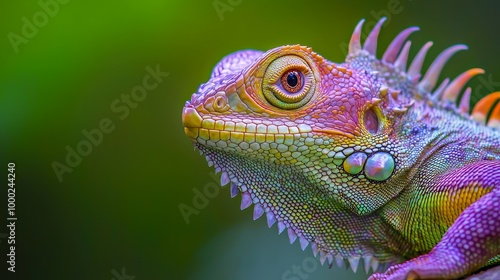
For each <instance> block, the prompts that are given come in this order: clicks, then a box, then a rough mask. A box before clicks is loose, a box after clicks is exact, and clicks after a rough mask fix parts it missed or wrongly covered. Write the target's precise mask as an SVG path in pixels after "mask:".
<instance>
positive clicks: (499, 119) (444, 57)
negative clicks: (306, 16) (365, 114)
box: [346, 18, 500, 128]
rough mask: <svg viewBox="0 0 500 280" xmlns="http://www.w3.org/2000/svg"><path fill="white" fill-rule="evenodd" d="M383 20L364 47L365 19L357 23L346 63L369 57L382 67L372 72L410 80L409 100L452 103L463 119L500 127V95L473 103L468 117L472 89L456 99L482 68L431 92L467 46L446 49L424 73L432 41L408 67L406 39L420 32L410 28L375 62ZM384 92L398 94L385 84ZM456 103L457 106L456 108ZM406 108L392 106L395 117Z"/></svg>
mask: <svg viewBox="0 0 500 280" xmlns="http://www.w3.org/2000/svg"><path fill="white" fill-rule="evenodd" d="M385 20H386V19H385V18H381V19H380V20H379V22H378V23H377V24H376V25H375V27H374V28H373V30H372V31H371V32H370V34H368V36H367V38H366V40H365V42H364V44H363V45H362V44H361V30H362V28H363V23H364V19H363V20H361V21H360V22H359V23H358V24H357V26H356V28H355V29H354V32H353V34H352V36H351V40H350V43H349V53H348V55H347V58H346V61H348V60H355V59H356V58H358V57H363V56H370V57H372V58H373V59H375V60H376V62H377V63H380V64H382V65H383V66H384V68H382V69H373V70H374V71H377V72H378V71H380V72H385V73H381V74H382V75H384V74H385V75H386V76H387V75H390V74H393V73H397V72H399V73H403V75H405V76H406V78H407V79H408V81H410V82H411V83H412V84H413V85H414V86H415V89H416V90H414V91H408V93H409V94H413V95H414V96H411V98H415V97H416V95H419V97H420V96H421V97H422V98H426V99H428V100H429V101H430V102H431V103H433V104H435V105H436V106H447V107H449V104H450V103H451V104H453V105H455V106H453V109H454V110H455V111H456V112H457V113H459V114H461V115H463V116H464V117H467V118H469V117H471V118H472V119H474V120H476V121H477V122H479V123H481V124H483V125H487V126H490V127H495V128H500V103H499V102H498V101H499V100H500V93H498V92H494V93H491V94H489V95H487V96H485V97H484V98H483V99H481V100H480V101H479V102H478V103H477V104H476V106H475V107H474V108H473V110H472V113H471V114H469V103H470V95H471V89H470V88H466V89H465V90H464V92H463V94H462V98H461V99H460V100H458V97H459V95H460V93H462V90H463V88H464V86H465V84H466V83H467V82H468V81H469V80H470V79H471V78H472V77H474V76H476V75H478V74H483V73H484V70H483V69H480V68H472V69H469V70H467V71H465V72H464V73H462V74H460V75H459V76H457V77H456V78H455V79H454V80H453V81H451V82H450V79H449V78H445V79H444V80H443V82H442V83H441V84H440V86H438V87H437V89H435V90H434V88H435V86H436V84H437V81H438V78H439V75H440V74H441V71H442V69H443V67H444V65H445V64H446V63H447V62H448V60H449V59H450V58H451V56H453V55H454V54H455V53H457V52H458V51H461V50H466V49H467V46H466V45H462V44H457V45H453V46H451V47H449V48H447V49H445V50H444V51H443V52H441V54H439V55H438V56H437V57H436V58H435V59H434V61H433V62H432V63H431V65H430V66H429V68H428V69H427V71H425V72H422V71H421V70H422V65H423V63H424V60H425V57H426V55H427V51H428V50H429V48H430V47H431V46H432V42H428V43H426V44H425V45H424V46H422V48H421V49H420V50H419V52H418V53H417V55H416V56H415V58H414V59H413V61H412V62H411V64H410V66H409V67H408V68H407V67H406V65H407V63H408V53H409V50H410V46H411V42H410V41H407V38H408V37H409V36H410V35H411V34H412V33H413V32H415V31H418V30H419V28H418V27H409V28H407V29H405V30H403V31H401V32H400V33H399V34H398V35H397V36H396V37H395V38H394V40H393V41H392V42H391V43H390V44H389V46H388V47H387V49H386V50H385V52H384V54H383V56H382V59H381V60H378V59H377V58H376V50H377V41H378V35H379V33H380V29H381V27H382V25H383V23H384V21H385ZM388 72H389V73H388ZM390 72H393V73H390ZM421 77H423V78H421ZM433 90H434V92H433ZM387 92H390V93H391V94H392V96H393V97H394V98H395V99H396V98H397V96H398V92H397V91H395V89H394V88H391V87H390V86H388V85H382V88H381V90H380V95H381V97H385V94H386V93H387ZM457 100H458V103H459V104H458V106H457V105H456V103H457ZM495 105H496V106H495ZM405 107H407V105H406V104H405V105H401V106H399V107H394V108H393V112H394V113H396V114H398V113H404V112H405V111H406V110H405ZM488 116H489V117H488Z"/></svg>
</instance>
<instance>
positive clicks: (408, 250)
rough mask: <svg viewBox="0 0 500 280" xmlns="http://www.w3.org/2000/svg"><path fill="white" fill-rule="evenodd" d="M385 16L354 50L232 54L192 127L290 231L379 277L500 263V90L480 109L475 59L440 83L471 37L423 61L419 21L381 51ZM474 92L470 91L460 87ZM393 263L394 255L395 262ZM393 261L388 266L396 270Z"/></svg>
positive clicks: (232, 177) (248, 198)
mask: <svg viewBox="0 0 500 280" xmlns="http://www.w3.org/2000/svg"><path fill="white" fill-rule="evenodd" d="M384 20H385V19H381V20H380V21H379V22H378V23H377V24H376V26H375V27H374V28H373V30H372V31H371V32H370V33H369V34H368V36H367V38H366V39H365V41H364V44H361V42H360V37H361V33H362V32H361V31H362V27H363V22H364V21H363V20H362V21H360V22H359V24H358V25H357V26H356V28H355V30H354V33H353V34H352V37H351V39H350V43H349V53H348V55H347V57H346V59H345V62H343V63H333V62H330V61H328V60H326V59H324V58H323V57H321V56H320V55H319V54H317V53H315V52H313V51H312V50H311V48H308V47H304V46H300V45H288V46H281V47H278V48H275V49H271V50H269V51H267V52H261V51H255V50H245V51H239V52H236V53H233V54H230V55H228V56H226V57H225V58H223V59H222V60H221V61H220V62H219V63H218V64H217V65H216V66H215V68H214V70H213V72H212V75H211V77H210V80H209V81H208V82H207V83H204V84H202V85H201V86H200V87H199V88H198V91H197V93H195V94H193V95H192V97H191V100H190V101H188V102H186V105H185V107H184V109H183V113H182V121H183V125H184V130H185V133H186V135H187V136H188V137H189V138H190V139H191V140H192V142H193V143H194V146H195V148H198V149H199V150H200V153H202V154H204V155H205V156H206V159H207V161H208V164H209V165H210V166H212V165H213V166H215V170H216V172H221V178H220V180H221V184H222V185H226V184H228V183H230V184H231V188H230V192H231V196H232V197H234V196H236V195H237V194H238V193H241V198H242V200H241V209H245V208H247V207H249V206H250V205H252V204H253V205H254V209H253V217H254V219H257V218H259V217H261V216H262V215H265V216H266V217H267V222H268V225H269V227H271V226H272V225H273V224H275V223H277V225H278V230H279V232H280V233H281V232H283V231H285V230H286V231H287V232H288V235H289V238H290V242H291V243H293V242H294V241H295V240H296V239H298V240H299V242H300V245H301V246H302V249H305V248H306V247H307V246H308V245H309V244H310V247H311V248H312V251H313V253H314V255H315V256H316V255H317V254H319V255H320V260H321V262H322V263H324V262H325V261H327V262H328V263H329V264H330V265H332V264H333V263H336V264H338V265H339V266H342V265H344V264H345V265H347V266H350V267H352V268H353V270H354V271H356V268H357V267H358V264H359V261H360V259H363V260H364V264H365V268H366V269H367V270H368V269H369V268H372V269H373V271H374V272H375V274H373V275H372V276H371V277H370V279H406V278H409V279H428V278H432V279H434V278H446V279H449V278H459V277H463V276H467V275H470V274H471V273H474V272H477V271H479V270H481V269H484V268H488V267H491V266H495V265H498V264H500V129H499V128H500V103H498V101H500V92H495V93H491V94H489V95H487V96H486V97H484V98H483V99H481V100H480V101H479V102H478V103H477V104H476V105H475V107H474V108H473V110H472V113H471V114H469V103H470V95H471V89H470V88H467V89H465V90H464V91H463V90H462V89H463V87H464V85H465V84H466V83H467V81H468V80H469V79H471V78H472V77H473V76H475V75H478V74H481V73H483V70H482V69H478V68H474V69H470V70H467V71H465V72H464V73H463V74H461V75H459V76H458V77H457V78H455V79H453V80H452V81H450V79H448V78H447V79H444V81H443V82H442V83H440V85H439V86H437V87H436V84H437V80H438V78H439V75H440V72H441V69H442V68H443V66H444V64H445V63H446V62H447V61H448V59H449V58H450V57H451V56H452V55H453V54H455V53H456V52H458V51H460V50H465V49H466V48H467V47H466V46H465V45H454V46H451V47H450V48H448V49H446V50H444V51H443V52H442V53H441V54H440V55H439V56H438V57H437V58H436V59H435V60H434V61H433V62H432V64H431V65H430V66H429V68H428V69H427V71H426V72H425V74H421V69H422V64H423V62H424V58H425V56H426V53H427V51H428V49H429V48H430V47H431V45H432V43H431V42H429V43H427V44H425V45H424V46H423V47H422V48H421V49H420V51H419V52H418V54H417V55H416V57H415V58H414V59H413V60H412V62H411V64H410V66H409V67H407V62H408V54H409V50H410V45H411V42H410V41H407V38H408V37H409V35H410V34H411V33H413V32H415V31H417V30H418V28H417V27H410V28H407V29H405V30H404V31H402V32H401V33H400V34H399V35H397V36H396V37H395V39H394V40H393V41H392V43H390V45H389V47H388V48H387V50H386V51H385V53H384V54H383V56H382V59H378V58H377V57H376V49H377V38H378V35H379V32H380V29H381V27H382V25H383V23H384ZM459 95H461V96H462V97H461V99H460V101H459V102H458V103H459V105H458V106H457V105H456V103H457V101H458V99H459V98H458V96H459ZM383 264H386V265H385V266H384V265H383ZM384 267H388V269H387V270H385V271H384V270H383V269H384Z"/></svg>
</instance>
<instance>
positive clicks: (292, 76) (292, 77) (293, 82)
mask: <svg viewBox="0 0 500 280" xmlns="http://www.w3.org/2000/svg"><path fill="white" fill-rule="evenodd" d="M286 83H287V84H288V85H289V86H290V87H292V88H293V87H296V86H297V84H298V83H299V78H298V77H297V73H295V72H290V73H288V75H287V77H286Z"/></svg>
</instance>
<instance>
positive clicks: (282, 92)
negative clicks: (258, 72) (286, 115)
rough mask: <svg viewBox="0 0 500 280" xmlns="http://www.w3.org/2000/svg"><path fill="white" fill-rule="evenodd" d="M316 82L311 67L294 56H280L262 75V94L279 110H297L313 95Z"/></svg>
mask: <svg viewBox="0 0 500 280" xmlns="http://www.w3.org/2000/svg"><path fill="white" fill-rule="evenodd" d="M315 88H316V80H315V77H314V74H313V72H312V69H311V67H310V66H309V64H307V62H306V61H304V60H303V59H302V58H300V57H298V56H296V55H288V56H281V57H278V58H276V59H275V60H274V61H272V62H271V63H270V64H269V66H268V67H267V69H266V71H265V73H264V79H263V81H262V93H263V95H264V97H265V99H266V100H267V101H268V102H269V103H271V105H273V106H276V107H278V108H280V109H285V110H291V109H297V108H300V107H302V106H304V105H305V104H307V103H308V102H309V100H311V98H312V96H313V95H314V92H315Z"/></svg>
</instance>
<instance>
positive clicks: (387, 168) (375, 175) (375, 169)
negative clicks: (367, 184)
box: [365, 152, 394, 181]
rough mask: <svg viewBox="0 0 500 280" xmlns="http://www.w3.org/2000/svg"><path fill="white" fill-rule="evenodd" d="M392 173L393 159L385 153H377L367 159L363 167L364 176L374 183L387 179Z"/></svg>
mask: <svg viewBox="0 0 500 280" xmlns="http://www.w3.org/2000/svg"><path fill="white" fill-rule="evenodd" d="M392 171H394V158H393V157H392V155H391V154H389V153H386V152H378V153H375V154H373V155H372V156H370V157H369V158H368V160H367V161H366V165H365V175H366V177H367V178H368V179H371V180H374V181H385V180H387V179H389V177H391V175H392Z"/></svg>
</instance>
